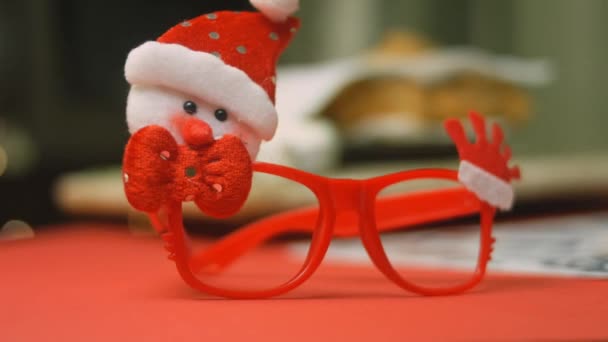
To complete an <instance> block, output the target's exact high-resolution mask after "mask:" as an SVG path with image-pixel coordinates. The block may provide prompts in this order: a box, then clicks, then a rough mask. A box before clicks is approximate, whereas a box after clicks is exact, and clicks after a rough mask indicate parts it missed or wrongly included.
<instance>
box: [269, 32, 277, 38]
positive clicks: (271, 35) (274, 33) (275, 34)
mask: <svg viewBox="0 0 608 342" xmlns="http://www.w3.org/2000/svg"><path fill="white" fill-rule="evenodd" d="M268 37H270V39H272V40H279V35H278V34H277V33H276V32H270V34H269V35H268Z"/></svg>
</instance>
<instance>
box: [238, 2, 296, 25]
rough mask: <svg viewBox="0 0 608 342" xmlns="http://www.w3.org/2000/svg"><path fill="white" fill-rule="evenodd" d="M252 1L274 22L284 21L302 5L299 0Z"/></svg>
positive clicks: (254, 5)
mask: <svg viewBox="0 0 608 342" xmlns="http://www.w3.org/2000/svg"><path fill="white" fill-rule="evenodd" d="M250 2H251V4H252V5H253V7H255V8H257V9H258V10H259V11H260V12H262V13H264V15H265V16H266V17H267V18H268V19H270V20H272V21H274V22H284V21H285V20H287V18H288V17H289V16H290V15H292V14H294V13H295V12H296V11H297V10H298V9H299V7H300V1H299V0H250Z"/></svg>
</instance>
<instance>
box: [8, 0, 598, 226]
mask: <svg viewBox="0 0 608 342" xmlns="http://www.w3.org/2000/svg"><path fill="white" fill-rule="evenodd" d="M223 9H232V10H252V8H251V7H250V5H249V4H248V1H246V0H230V1H228V0H221V1H220V0H216V1H193V0H190V1H185V0H180V1H170V2H169V1H157V0H147V1H133V0H122V1H116V0H107V1H103V2H101V1H82V0H81V1H76V0H52V1H51V0H19V1H17V0H0V226H1V225H2V224H3V223H4V222H6V221H7V220H11V219H19V220H23V221H26V222H28V223H31V224H48V223H54V222H61V221H66V220H70V219H71V217H72V216H71V215H68V214H66V213H65V211H63V210H60V209H59V207H58V205H57V202H56V201H55V199H54V196H55V195H54V189H55V187H54V186H55V184H56V181H57V179H58V177H60V176H61V175H64V174H65V173H68V172H74V171H79V170H84V169H91V168H96V167H101V168H105V167H106V166H108V165H118V164H119V163H120V160H121V157H122V151H123V147H124V145H125V143H126V141H127V139H128V132H127V128H126V124H125V113H124V108H125V100H126V95H127V92H128V85H127V83H126V81H125V80H124V77H123V65H124V61H125V58H126V56H127V53H128V52H129V50H130V49H132V48H133V47H135V46H137V45H139V44H141V43H142V42H144V41H146V40H151V39H155V38H156V37H158V36H159V35H161V34H162V33H163V32H164V31H166V30H167V29H168V28H170V27H171V26H173V25H175V24H177V23H179V22H180V21H182V20H185V19H188V18H192V17H195V16H198V15H200V14H203V13H207V12H211V11H216V10H223ZM298 16H299V17H300V18H301V19H302V22H303V26H302V29H301V31H300V32H299V33H298V35H297V36H296V39H295V40H294V41H293V43H292V45H291V46H290V47H289V49H288V50H287V51H286V53H285V54H284V56H283V58H282V59H281V65H282V66H286V67H288V66H290V65H314V64H315V63H323V62H325V61H333V60H341V59H345V58H349V57H351V56H356V55H360V54H362V53H364V52H365V51H370V50H372V49H374V47H376V48H377V47H378V44H380V43H381V42H382V41H383V39H384V38H386V35H387V32H395V31H399V32H403V33H405V36H404V37H405V38H404V39H405V40H404V41H405V42H406V43H407V42H412V40H411V39H412V38H411V37H412V35H414V37H416V38H413V42H414V46H417V43H416V42H420V41H423V42H427V41H428V42H432V45H433V46H435V47H437V48H441V47H442V46H474V47H477V48H479V49H482V50H483V51H486V52H487V53H490V54H494V55H504V56H518V57H520V58H524V59H530V60H542V61H544V62H547V63H549V65H550V66H551V68H550V69H551V73H550V74H551V77H548V78H547V79H546V80H545V82H542V83H543V84H542V85H541V86H536V87H530V88H527V87H526V88H525V89H524V91H525V94H526V98H529V103H530V107H529V108H528V107H526V108H527V109H526V111H525V112H526V113H525V120H523V121H521V122H519V123H517V124H515V125H514V128H513V129H510V130H509V135H510V137H509V139H510V141H511V143H512V145H513V148H514V152H515V155H516V156H524V157H526V158H532V159H534V158H536V157H539V158H540V157H546V156H557V157H559V158H566V160H567V158H571V157H576V156H577V155H582V154H585V155H607V153H606V151H607V149H608V138H607V137H606V127H608V115H607V113H606V108H608V96H606V87H605V84H604V83H605V82H606V78H607V76H608V73H607V72H608V68H607V67H606V62H605V61H606V60H608V45H607V44H606V43H605V32H608V20H606V19H608V2H607V1H604V0H577V1H574V0H537V1H525V0H517V1H484V0H452V1H440V0H332V1H324V0H303V1H302V3H301V10H300V12H299V13H298ZM408 37H409V38H408ZM397 40H399V39H397ZM389 45H390V44H389ZM397 45H399V44H397ZM406 45H407V44H406ZM422 45H424V44H422ZM279 100H280V99H279ZM592 166H593V165H592V164H590V165H585V166H580V168H577V167H576V165H574V167H575V169H578V172H579V173H584V172H587V171H588V170H589V169H590V168H591V167H592ZM555 172H556V173H559V172H560V171H559V170H556V171H555ZM119 190H120V189H119Z"/></svg>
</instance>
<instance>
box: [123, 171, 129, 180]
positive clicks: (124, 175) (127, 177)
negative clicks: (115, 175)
mask: <svg viewBox="0 0 608 342" xmlns="http://www.w3.org/2000/svg"><path fill="white" fill-rule="evenodd" d="M122 179H123V180H124V181H125V183H129V174H128V173H126V172H125V173H124V174H123V175H122Z"/></svg>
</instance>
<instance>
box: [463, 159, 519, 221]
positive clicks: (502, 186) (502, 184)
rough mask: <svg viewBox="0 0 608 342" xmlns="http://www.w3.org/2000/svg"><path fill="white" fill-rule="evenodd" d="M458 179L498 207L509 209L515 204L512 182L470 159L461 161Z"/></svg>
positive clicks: (480, 196) (482, 198)
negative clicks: (473, 162)
mask: <svg viewBox="0 0 608 342" xmlns="http://www.w3.org/2000/svg"><path fill="white" fill-rule="evenodd" d="M458 180H459V181H460V182H461V183H462V184H464V186H465V187H466V188H467V189H469V190H470V191H472V192H474V193H475V194H476V195H477V196H478V197H479V198H480V199H481V200H483V201H486V202H488V203H490V204H491V205H493V206H495V207H497V208H500V209H502V210H509V209H511V207H512V206H513V201H514V199H515V193H514V192H513V187H512V186H511V184H510V183H508V182H506V181H505V180H503V179H501V178H498V177H496V176H495V175H493V174H492V173H490V172H488V171H486V170H484V169H482V168H480V167H479V166H477V165H475V164H472V163H471V162H469V161H466V160H462V161H461V162H460V167H459V168H458Z"/></svg>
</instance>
